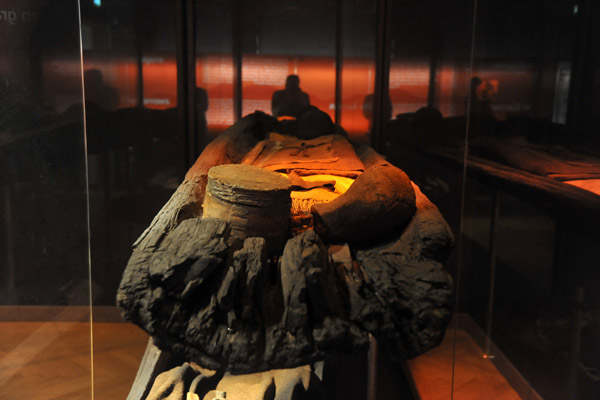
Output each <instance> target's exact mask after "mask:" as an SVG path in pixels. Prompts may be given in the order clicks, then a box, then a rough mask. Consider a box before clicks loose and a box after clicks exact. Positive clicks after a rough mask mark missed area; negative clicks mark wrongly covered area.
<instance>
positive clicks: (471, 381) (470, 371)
mask: <svg viewBox="0 0 600 400" xmlns="http://www.w3.org/2000/svg"><path fill="white" fill-rule="evenodd" d="M455 332H456V333H455ZM455 335H456V336H455ZM455 340H456V360H455V362H454V397H453V399H454V400H513V399H520V398H521V397H520V396H519V395H518V394H517V393H516V392H515V391H514V390H513V388H512V387H511V386H510V385H509V384H508V382H507V381H506V380H505V379H504V377H503V376H502V375H500V373H499V372H498V370H497V369H496V367H494V365H493V364H492V363H491V361H490V360H488V359H486V358H484V357H483V354H484V353H483V351H482V350H481V348H479V346H477V344H476V343H475V342H474V341H473V340H472V339H471V337H470V336H469V335H468V334H467V333H466V332H465V331H463V330H457V331H454V330H448V332H447V333H446V336H445V338H444V342H443V343H442V344H441V345H440V346H438V347H436V348H435V349H433V350H430V351H428V352H427V353H425V354H423V355H422V356H420V357H417V358H415V359H413V360H410V361H408V368H409V370H410V372H411V374H412V377H413V380H414V382H415V386H416V387H417V390H418V392H419V394H420V397H421V400H441V399H444V400H445V399H450V394H451V392H452V366H453V364H452V363H453V360H452V358H453V355H454V352H453V347H454V341H455Z"/></svg>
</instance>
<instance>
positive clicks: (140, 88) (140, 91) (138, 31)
mask: <svg viewBox="0 0 600 400" xmlns="http://www.w3.org/2000/svg"><path fill="white" fill-rule="evenodd" d="M142 7H143V5H142V3H141V1H139V0H138V1H136V3H135V8H136V12H135V50H136V58H137V60H136V61H137V106H138V107H140V108H141V107H144V51H143V49H142V22H141V18H142V13H141V8H142Z"/></svg>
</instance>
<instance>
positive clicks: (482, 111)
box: [469, 76, 494, 117]
mask: <svg viewBox="0 0 600 400" xmlns="http://www.w3.org/2000/svg"><path fill="white" fill-rule="evenodd" d="M492 91H493V88H492V87H491V85H490V84H489V82H483V80H482V79H481V78H480V77H478V76H474V77H473V78H471V88H470V94H469V99H470V102H471V104H470V106H471V109H470V111H471V114H475V115H479V116H486V117H492V116H493V115H494V113H493V112H492V104H491V103H492V101H491V100H492V99H491V98H490V95H491V92H492Z"/></svg>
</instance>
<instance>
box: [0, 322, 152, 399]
mask: <svg viewBox="0 0 600 400" xmlns="http://www.w3.org/2000/svg"><path fill="white" fill-rule="evenodd" d="M147 342H148V336H147V335H146V333H144V332H143V331H142V330H141V329H139V328H137V327H135V326H133V325H130V324H126V323H94V368H93V370H94V374H93V376H94V399H96V400H104V399H111V400H113V399H125V398H126V397H127V394H128V393H129V389H130V388H131V384H132V382H133V379H134V378H135V374H136V372H137V368H138V365H139V363H140V360H141V358H142V355H143V354H144V350H145V348H146V344H147ZM90 349H91V344H90V324H89V323H83V322H49V323H43V322H2V323H0V399H2V400H17V399H18V400H21V399H27V400H37V399H40V400H42V399H44V400H55V399H56V400H58V399H64V400H67V399H68V400H79V399H91V398H92V379H91V376H92V374H91V370H92V366H91V365H92V363H91V356H90V354H91V351H90Z"/></svg>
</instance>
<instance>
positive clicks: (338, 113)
mask: <svg viewBox="0 0 600 400" xmlns="http://www.w3.org/2000/svg"><path fill="white" fill-rule="evenodd" d="M342 5H343V4H342V0H337V1H336V8H337V9H336V19H335V121H334V122H335V123H336V124H338V125H341V124H342V65H343V60H344V54H343V52H344V48H343V37H342V36H343V11H342Z"/></svg>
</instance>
